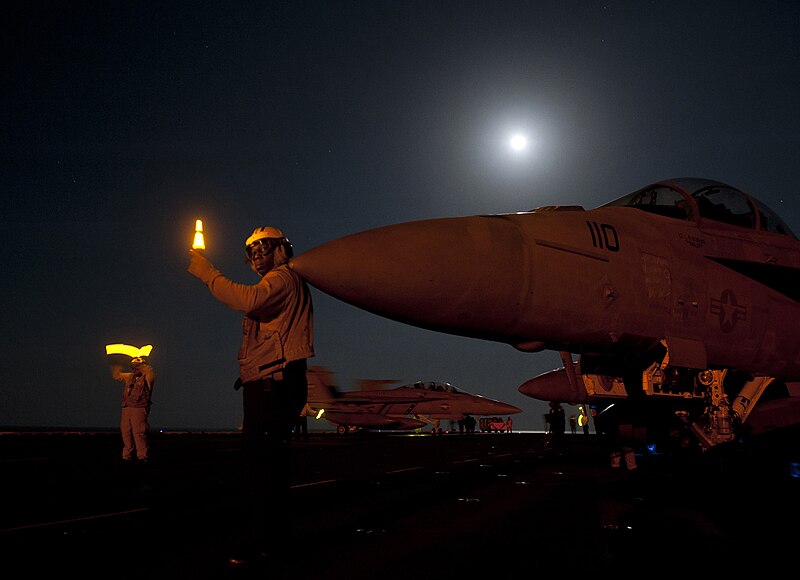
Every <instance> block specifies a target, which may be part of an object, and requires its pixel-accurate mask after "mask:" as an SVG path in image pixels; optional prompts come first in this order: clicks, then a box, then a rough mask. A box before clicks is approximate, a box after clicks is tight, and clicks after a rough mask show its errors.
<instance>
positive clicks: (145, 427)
mask: <svg viewBox="0 0 800 580" xmlns="http://www.w3.org/2000/svg"><path fill="white" fill-rule="evenodd" d="M111 376H112V377H113V378H114V380H117V381H122V383H123V384H124V385H125V386H124V387H122V413H121V415H120V422H119V430H120V434H121V435H122V459H123V460H124V461H132V460H133V454H134V450H135V451H136V459H138V460H139V461H141V462H142V463H147V461H148V459H149V453H150V446H149V442H148V432H149V431H150V423H149V418H150V405H151V404H152V402H153V401H152V397H153V386H154V385H155V383H156V371H155V369H154V368H153V367H151V366H150V365H149V364H147V361H146V360H145V358H144V357H141V356H137V357H135V358H132V359H131V372H129V373H124V372H122V367H121V366H119V365H115V366H112V367H111Z"/></svg>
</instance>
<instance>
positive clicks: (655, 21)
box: [0, 0, 800, 429]
mask: <svg viewBox="0 0 800 580" xmlns="http://www.w3.org/2000/svg"><path fill="white" fill-rule="evenodd" d="M0 22H1V23H2V24H0V26H1V27H2V28H1V29H0V30H2V35H1V36H0V38H2V40H0V42H2V44H3V55H4V58H3V67H2V72H0V75H2V97H1V98H2V113H3V122H2V130H1V131H0V139H1V140H2V141H1V143H2V147H1V148H0V155H2V172H0V178H1V179H2V193H3V205H2V211H0V242H2V248H1V249H2V254H0V255H1V256H2V257H0V266H1V268H0V270H1V271H2V277H1V278H0V280H1V281H2V282H1V283H2V286H1V291H2V301H3V307H2V315H1V316H2V318H0V323H2V333H0V372H1V374H0V377H1V379H0V381H1V382H0V426H20V427H69V428H76V429H81V428H114V427H116V426H117V424H118V420H119V398H120V391H121V384H120V383H118V382H116V381H113V380H112V379H111V377H110V372H109V364H110V363H111V362H113V361H112V360H111V359H112V358H115V357H108V356H106V354H105V345H106V344H107V343H116V342H122V343H127V344H133V345H137V346H141V345H144V344H153V345H154V349H153V353H152V356H151V357H150V360H151V362H152V364H153V366H154V367H155V368H156V371H157V372H158V381H157V383H156V390H155V394H154V404H153V409H152V414H151V427H152V428H155V429H160V428H164V429H206V428H207V429H232V428H237V427H238V426H239V423H240V415H241V398H240V393H237V392H235V391H234V390H233V388H232V385H233V383H234V380H235V379H236V377H237V375H238V365H237V362H236V352H237V350H238V346H239V342H240V337H241V326H240V322H241V315H240V314H239V313H237V312H234V311H232V310H229V309H228V308H227V307H225V306H224V305H222V304H221V303H219V302H217V301H216V300H214V299H213V298H212V297H211V295H210V293H209V292H208V290H207V289H206V288H205V287H204V286H203V285H202V284H201V283H200V282H199V281H198V280H197V279H195V278H194V277H192V276H191V275H190V274H188V273H187V272H186V266H187V264H188V253H187V249H188V247H189V245H190V244H191V240H192V233H193V225H194V220H195V219H196V218H202V219H203V220H204V223H205V226H206V241H207V244H208V250H207V252H206V255H207V256H208V257H209V258H210V259H211V260H212V261H213V262H214V264H215V265H216V266H217V267H219V268H220V269H221V270H222V271H223V273H225V274H226V275H227V276H228V277H230V278H232V279H234V280H235V281H238V282H242V283H255V282H256V281H257V278H256V276H255V274H253V273H252V272H251V271H250V270H249V268H248V266H247V265H246V264H245V263H244V240H245V238H247V236H248V235H249V234H250V233H251V232H252V230H253V229H254V228H256V227H259V226H262V225H272V226H276V227H279V228H281V229H282V230H283V231H284V232H285V233H286V234H287V236H288V237H289V239H290V240H291V242H292V243H293V245H294V250H295V253H296V254H299V253H302V252H303V251H304V250H307V249H310V248H312V247H314V246H316V245H319V244H321V243H323V242H326V241H329V240H332V239H335V238H338V237H341V236H344V235H347V234H350V233H354V232H358V231H361V230H365V229H368V228H373V227H378V226H382V225H388V224H392V223H398V222H403V221H410V220H418V219H427V218H437V217H449V216H463V215H473V214H491V213H508V212H515V211H524V210H529V209H532V208H535V207H539V206H543V205H554V204H566V205H570V204H577V205H583V206H584V207H587V208H592V207H596V206H598V205H601V204H603V203H605V202H607V201H610V200H611V199H614V198H616V197H619V196H621V195H623V194H626V193H629V192H631V191H634V190H636V189H639V188H640V187H642V186H644V185H646V184H648V183H651V182H654V181H657V180H661V179H668V178H673V177H686V176H691V177H705V178H709V179H716V180H719V181H723V182H725V183H728V184H730V185H733V186H735V187H738V188H740V189H743V190H744V191H747V192H748V193H750V194H752V195H753V196H755V197H757V198H759V199H761V200H762V201H763V202H765V203H766V204H767V205H768V206H770V207H771V208H772V209H773V210H775V211H776V212H777V213H778V214H780V215H781V216H782V217H783V218H784V220H785V221H786V222H787V223H788V224H789V226H790V227H791V228H793V229H794V230H795V231H800V195H798V192H797V176H798V166H799V160H800V113H798V103H800V83H798V80H799V79H800V38H798V36H799V35H800V7H798V5H797V4H796V3H794V2H790V1H788V0H787V1H785V2H778V1H770V0H759V1H752V2H744V1H731V0H727V1H719V2H703V1H702V0H690V1H685V2H684V1H675V0H658V1H648V2H645V1H639V2H633V1H630V2H624V1H602V2H601V1H569V0H567V1H565V0H553V1H537V2H534V1H528V2H511V1H502V0H489V1H484V2H471V1H461V0H452V1H449V2H436V1H421V2H410V1H407V2H400V1H397V2H384V1H377V0H370V1H350V2H342V1H330V2H304V1H292V2H285V1H284V2H266V1H265V2H235V1H231V2H175V3H173V2H146V1H143V2H80V1H77V2H55V1H52V2H50V1H36V0H32V1H25V2H16V1H12V2H10V3H5V4H4V7H3V8H2V18H0ZM514 132H521V133H524V134H526V135H527V136H528V137H529V139H530V144H529V147H528V149H527V150H525V151H523V152H518V151H513V150H512V149H511V148H510V147H509V139H510V136H511V135H512V134H513V133H514ZM435 251H436V248H431V252H435ZM312 295H313V299H314V306H315V313H316V351H317V356H316V357H315V358H314V359H311V361H310V364H315V365H323V366H326V367H329V368H330V369H331V370H333V371H334V372H335V373H336V376H337V378H338V379H339V382H340V384H341V385H342V387H344V388H349V387H351V386H352V385H353V384H354V383H355V381H357V380H358V379H361V378H370V379H397V380H399V381H403V382H412V381H415V380H436V381H443V382H449V383H451V384H453V385H456V386H457V387H460V388H462V389H464V390H466V391H469V392H473V393H478V394H483V395H485V396H490V397H493V398H498V399H501V400H503V401H506V402H509V403H512V404H515V405H517V406H519V407H521V408H523V410H524V412H523V413H522V414H519V415H517V416H516V417H515V428H518V429H541V428H542V427H543V424H542V420H541V415H542V413H544V412H545V411H546V403H543V402H539V401H535V400H533V399H530V398H527V397H524V396H523V395H521V394H520V393H518V392H517V387H518V386H519V385H520V384H522V383H523V382H524V381H526V380H527V379H529V378H531V377H533V376H535V375H537V374H539V373H541V372H544V371H547V370H550V369H553V368H556V367H558V366H560V359H559V357H558V355H557V353H554V352H545V353H538V354H530V353H528V354H526V353H522V352H519V351H516V350H515V349H514V348H513V347H511V346H508V345H503V344H496V343H491V342H485V341H480V340H475V339H467V338H460V337H455V336H449V335H445V334H439V333H434V332H432V331H427V330H422V329H417V328H413V327H410V326H405V325H402V324H400V323H396V322H393V321H390V320H387V319H383V318H380V317H378V316H375V315H373V314H369V313H367V312H364V311H361V310H359V309H357V308H354V307H352V306H349V305H346V304H344V303H342V302H340V301H338V300H336V299H334V298H331V297H329V296H327V295H325V294H323V293H322V292H320V291H318V290H316V289H312ZM128 361H129V358H127V357H122V362H124V363H127V362H128ZM568 409H569V408H568ZM569 412H570V411H568V414H569ZM326 426H327V424H326Z"/></svg>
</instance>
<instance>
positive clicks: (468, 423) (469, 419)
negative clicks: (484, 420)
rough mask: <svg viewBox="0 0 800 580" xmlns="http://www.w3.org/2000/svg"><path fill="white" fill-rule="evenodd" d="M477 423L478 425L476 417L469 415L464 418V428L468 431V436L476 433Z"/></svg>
mask: <svg viewBox="0 0 800 580" xmlns="http://www.w3.org/2000/svg"><path fill="white" fill-rule="evenodd" d="M476 423H477V421H476V420H475V417H473V416H472V415H467V416H466V417H465V418H464V427H465V428H466V430H467V434H470V433H475V424H476Z"/></svg>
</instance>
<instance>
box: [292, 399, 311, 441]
mask: <svg viewBox="0 0 800 580" xmlns="http://www.w3.org/2000/svg"><path fill="white" fill-rule="evenodd" d="M313 414H314V409H312V408H311V406H310V405H309V404H308V403H306V405H305V407H303V410H302V411H300V415H298V417H297V423H295V425H294V438H295V439H296V440H298V441H300V439H302V440H303V441H306V442H308V416H309V415H313Z"/></svg>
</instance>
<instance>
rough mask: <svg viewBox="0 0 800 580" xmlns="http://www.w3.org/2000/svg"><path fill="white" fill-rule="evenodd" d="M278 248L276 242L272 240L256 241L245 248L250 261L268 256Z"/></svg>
mask: <svg viewBox="0 0 800 580" xmlns="http://www.w3.org/2000/svg"><path fill="white" fill-rule="evenodd" d="M277 247H278V242H276V241H273V240H269V239H267V240H258V241H257V242H253V243H252V244H250V245H249V246H247V249H246V253H247V257H248V258H250V259H251V260H252V259H254V258H256V257H259V256H261V257H264V256H269V255H270V254H271V253H272V252H274V251H275V248H277Z"/></svg>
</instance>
